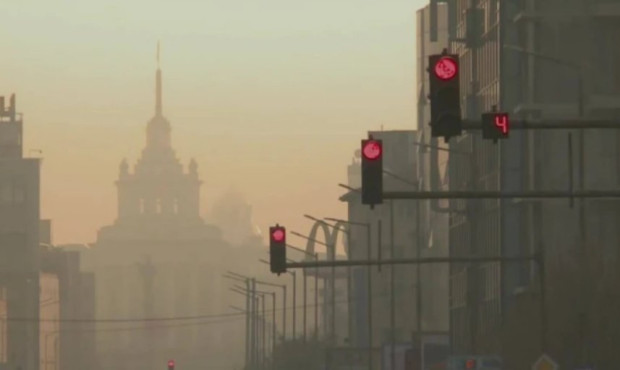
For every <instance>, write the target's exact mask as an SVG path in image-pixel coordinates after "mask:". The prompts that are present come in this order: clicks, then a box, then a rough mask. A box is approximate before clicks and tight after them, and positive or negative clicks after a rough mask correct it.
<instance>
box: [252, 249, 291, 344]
mask: <svg viewBox="0 0 620 370" xmlns="http://www.w3.org/2000/svg"><path fill="white" fill-rule="evenodd" d="M259 261H260V262H262V263H265V264H267V265H269V261H266V260H264V259H259ZM287 273H288V274H289V275H291V276H292V277H293V339H295V337H296V331H295V324H296V322H297V316H296V315H295V312H296V311H297V306H296V305H297V298H296V297H297V274H296V273H295V271H287ZM257 283H259V284H262V285H267V286H272V287H279V288H282V291H283V297H282V335H283V338H284V339H286V310H287V307H286V302H287V300H286V284H273V283H268V282H266V281H257Z"/></svg>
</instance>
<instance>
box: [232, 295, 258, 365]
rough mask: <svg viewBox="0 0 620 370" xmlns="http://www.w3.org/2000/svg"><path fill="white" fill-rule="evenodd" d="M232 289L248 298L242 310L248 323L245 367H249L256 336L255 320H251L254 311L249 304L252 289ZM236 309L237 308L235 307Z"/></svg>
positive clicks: (246, 327) (251, 362)
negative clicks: (253, 332)
mask: <svg viewBox="0 0 620 370" xmlns="http://www.w3.org/2000/svg"><path fill="white" fill-rule="evenodd" d="M230 290H231V291H232V292H235V293H238V294H242V295H243V296H245V298H246V309H245V310H241V311H243V312H245V317H246V321H245V322H246V324H245V367H246V368H249V367H250V366H251V365H252V364H253V360H254V358H253V354H254V345H255V343H254V337H253V335H252V329H251V328H252V326H253V325H254V322H253V321H251V320H253V319H254V318H253V317H252V318H251V316H252V312H251V311H250V309H251V308H250V307H251V305H250V304H249V302H250V290H249V289H248V290H243V291H240V290H238V289H233V288H230ZM235 309H236V308H235Z"/></svg>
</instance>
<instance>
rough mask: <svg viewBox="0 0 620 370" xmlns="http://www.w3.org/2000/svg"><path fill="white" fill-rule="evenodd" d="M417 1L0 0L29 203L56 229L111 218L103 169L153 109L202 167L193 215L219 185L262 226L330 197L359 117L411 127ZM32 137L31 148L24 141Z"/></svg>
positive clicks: (331, 209)
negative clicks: (33, 160)
mask: <svg viewBox="0 0 620 370" xmlns="http://www.w3.org/2000/svg"><path fill="white" fill-rule="evenodd" d="M423 3H424V2H423V1H401V0H397V1H389V2H384V1H370V0H346V1H336V2H334V1H313V2H290V1H281V0H267V1H260V2H255V1H238V0H235V1H225V2H223V1H174V2H164V1H106V2H100V1H81V2H75V1H54V2H47V1H5V2H2V4H0V11H1V12H2V14H4V17H3V22H1V23H0V32H2V34H4V35H6V36H9V35H10V37H2V38H0V48H1V50H3V53H2V58H0V86H2V90H3V91H4V92H6V93H8V92H15V93H16V95H17V96H18V101H19V107H20V111H22V112H24V122H25V134H24V136H25V146H24V150H25V155H31V156H42V158H43V159H44V160H43V165H42V170H41V171H42V178H43V180H42V188H41V189H42V190H41V194H42V204H41V207H42V217H44V218H51V219H53V220H54V222H53V234H54V240H55V241H56V242H57V243H64V242H72V243H75V242H83V243H89V242H93V241H94V240H95V239H96V231H97V229H98V228H100V227H102V226H104V225H106V224H109V223H111V222H112V221H113V220H114V219H115V217H116V212H117V210H116V189H115V187H114V181H115V180H116V178H117V176H118V166H119V163H120V161H121V160H122V159H123V158H127V160H128V161H129V164H130V165H133V164H134V163H135V161H136V160H137V158H138V157H139V155H140V151H141V150H142V148H143V146H144V142H145V125H146V122H147V120H148V119H149V118H150V117H151V116H152V114H153V110H154V93H153V91H154V71H155V69H156V44H157V41H158V40H161V58H160V59H161V68H162V71H163V112H164V115H165V116H166V117H167V118H168V119H169V120H170V122H171V124H172V140H173V147H174V148H175V150H176V152H177V156H178V157H179V159H180V160H181V161H182V162H183V163H184V164H186V163H187V161H188V160H189V159H190V158H191V157H193V158H195V159H196V161H197V162H198V170H199V174H200V177H201V179H202V180H203V181H204V184H203V187H202V190H201V196H202V199H201V207H202V210H201V214H203V215H204V216H207V215H208V211H209V209H210V205H211V204H212V203H213V202H214V201H215V200H216V199H217V198H218V196H220V195H221V194H222V193H224V192H225V191H226V190H227V189H229V188H230V187H234V188H236V189H237V190H238V191H239V192H241V193H242V194H243V195H244V196H245V198H246V199H247V201H248V203H249V204H251V205H252V206H253V218H254V223H255V224H256V225H257V226H259V227H260V228H261V229H263V231H264V228H265V227H266V225H269V224H272V223H274V222H282V220H285V219H286V220H287V223H288V225H289V227H290V228H292V229H296V230H302V231H304V230H306V229H307V228H308V227H309V225H308V222H307V220H305V219H303V217H302V213H304V212H305V213H309V214H313V215H316V216H317V217H322V216H336V217H341V216H343V215H344V212H345V207H344V205H343V204H342V203H341V202H339V201H338V200H337V198H338V196H340V195H341V194H342V193H343V190H342V189H341V188H339V187H337V186H336V184H337V183H338V182H344V181H345V180H346V165H347V164H348V163H350V161H351V158H352V156H353V152H354V150H355V149H357V145H358V144H356V143H358V140H359V138H360V137H361V136H362V135H363V133H364V132H365V131H367V130H369V129H380V128H381V125H383V127H384V128H385V129H397V128H399V129H414V128H415V126H416V122H415V86H416V83H415V74H414V71H415V10H416V9H418V8H419V7H420V6H422V5H423ZM35 150H41V152H42V153H38V152H36V151H35Z"/></svg>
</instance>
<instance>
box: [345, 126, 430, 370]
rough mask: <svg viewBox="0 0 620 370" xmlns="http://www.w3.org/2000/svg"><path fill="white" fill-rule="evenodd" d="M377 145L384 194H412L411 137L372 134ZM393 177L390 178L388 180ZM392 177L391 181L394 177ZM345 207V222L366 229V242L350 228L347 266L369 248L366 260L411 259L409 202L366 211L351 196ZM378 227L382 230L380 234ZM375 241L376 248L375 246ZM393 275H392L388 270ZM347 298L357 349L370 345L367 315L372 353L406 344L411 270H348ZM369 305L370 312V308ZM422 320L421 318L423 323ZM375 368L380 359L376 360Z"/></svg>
mask: <svg viewBox="0 0 620 370" xmlns="http://www.w3.org/2000/svg"><path fill="white" fill-rule="evenodd" d="M370 134H371V135H373V137H374V138H376V139H381V140H383V145H384V162H383V163H384V165H383V166H384V170H386V172H387V173H386V174H385V176H384V189H385V190H386V191H403V190H412V188H413V185H414V184H415V183H416V181H417V178H416V174H417V169H416V160H415V159H416V158H415V155H416V152H415V146H414V142H415V141H416V132H415V131H373V132H370ZM359 170H360V169H359V165H358V164H356V163H353V164H351V165H350V166H349V179H350V181H351V180H353V181H356V180H355V179H356V178H357V177H358V176H357V175H356V172H357V173H359ZM388 173H389V174H392V175H389V174H388ZM393 175H396V176H393ZM340 199H341V200H342V201H345V202H347V203H348V220H349V221H351V222H355V223H366V224H369V225H370V228H371V232H370V240H368V236H367V231H366V228H365V227H360V226H351V229H350V233H351V239H350V241H349V243H350V244H349V245H350V256H349V258H350V259H352V260H355V259H367V258H368V247H369V246H370V248H371V258H373V259H376V258H378V257H379V255H378V253H379V251H380V253H381V256H382V258H390V257H393V258H403V257H413V256H415V255H416V248H418V244H417V234H416V231H417V230H416V225H417V224H416V218H415V217H416V211H417V207H416V202H415V201H409V200H395V201H392V202H389V201H386V202H384V204H382V205H378V206H375V208H374V210H371V209H370V207H369V206H367V205H363V204H361V199H360V195H359V192H355V191H350V192H348V193H347V194H345V195H343V196H342V197H341V198H340ZM379 223H380V224H381V227H380V228H379ZM379 240H380V243H379ZM391 269H393V270H391ZM392 271H393V273H394V275H393V277H394V285H393V287H394V289H393V292H394V295H392V294H391V292H392V285H391V284H392V275H391V273H392ZM368 274H370V279H371V281H372V287H371V292H370V295H369V291H368ZM351 275H352V282H351V283H350V286H351V294H352V304H351V305H350V307H349V314H350V315H351V320H352V324H351V333H350V342H351V344H352V345H353V346H356V347H367V346H368V343H369V333H370V332H369V321H368V319H369V315H368V308H369V307H370V308H371V310H372V338H373V340H372V347H373V348H379V347H380V346H381V345H383V344H388V343H391V342H392V341H395V342H396V343H402V342H411V336H412V333H413V331H414V330H415V325H416V319H415V318H416V311H415V310H416V304H415V297H416V295H415V292H416V289H417V284H416V281H415V276H416V275H415V268H412V267H411V266H395V267H390V266H383V267H381V269H380V270H379V269H378V268H377V267H372V268H367V267H354V268H353V269H352V274H351ZM392 302H394V307H395V312H394V324H395V325H394V326H392V323H391V317H392V316H391V313H392V312H391V303H392ZM369 303H370V305H371V306H369ZM423 320H424V318H423ZM375 360H376V361H375V366H379V365H378V364H379V362H380V356H376V358H375Z"/></svg>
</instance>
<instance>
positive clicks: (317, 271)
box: [314, 253, 319, 340]
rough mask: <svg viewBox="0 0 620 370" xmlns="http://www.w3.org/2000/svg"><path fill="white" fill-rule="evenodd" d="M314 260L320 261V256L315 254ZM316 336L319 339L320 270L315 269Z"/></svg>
mask: <svg viewBox="0 0 620 370" xmlns="http://www.w3.org/2000/svg"><path fill="white" fill-rule="evenodd" d="M314 259H315V260H316V261H318V260H319V254H318V253H315V254H314ZM314 335H315V336H316V339H317V340H318V339H319V268H318V267H317V268H315V269H314Z"/></svg>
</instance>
